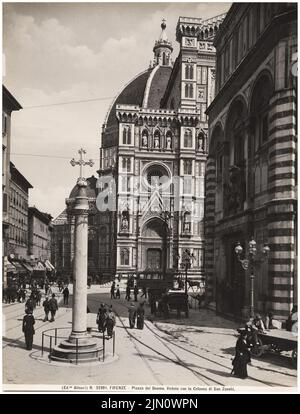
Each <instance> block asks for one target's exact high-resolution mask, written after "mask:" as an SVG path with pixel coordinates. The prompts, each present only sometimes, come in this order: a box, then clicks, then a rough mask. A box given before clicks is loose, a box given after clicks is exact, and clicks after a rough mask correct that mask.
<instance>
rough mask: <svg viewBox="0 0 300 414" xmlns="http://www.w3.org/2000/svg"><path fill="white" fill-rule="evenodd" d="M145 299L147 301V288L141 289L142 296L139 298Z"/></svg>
mask: <svg viewBox="0 0 300 414" xmlns="http://www.w3.org/2000/svg"><path fill="white" fill-rule="evenodd" d="M143 297H144V298H145V299H147V288H146V286H143V287H142V294H141V298H143Z"/></svg>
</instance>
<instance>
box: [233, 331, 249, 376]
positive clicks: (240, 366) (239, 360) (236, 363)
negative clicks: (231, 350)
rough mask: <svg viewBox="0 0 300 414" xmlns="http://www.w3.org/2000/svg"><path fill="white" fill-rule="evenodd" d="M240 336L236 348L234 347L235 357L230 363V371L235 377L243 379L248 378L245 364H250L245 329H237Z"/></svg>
mask: <svg viewBox="0 0 300 414" xmlns="http://www.w3.org/2000/svg"><path fill="white" fill-rule="evenodd" d="M238 332H239V334H240V336H239V338H238V340H237V342H236V346H235V357H234V359H233V361H232V365H233V368H232V371H231V374H233V375H234V376H235V377H238V378H242V379H245V378H247V377H248V372H247V364H249V363H250V362H251V358H250V348H249V345H248V343H247V334H248V330H247V329H245V328H241V329H238Z"/></svg>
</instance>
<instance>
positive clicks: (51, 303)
mask: <svg viewBox="0 0 300 414" xmlns="http://www.w3.org/2000/svg"><path fill="white" fill-rule="evenodd" d="M49 309H50V312H51V319H50V322H54V317H55V314H56V311H57V310H58V304H57V300H56V299H55V293H53V294H52V298H51V299H50V300H49Z"/></svg>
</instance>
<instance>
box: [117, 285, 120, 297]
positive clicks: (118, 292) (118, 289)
mask: <svg viewBox="0 0 300 414" xmlns="http://www.w3.org/2000/svg"><path fill="white" fill-rule="evenodd" d="M120 298H121V292H120V288H119V285H117V290H116V299H120Z"/></svg>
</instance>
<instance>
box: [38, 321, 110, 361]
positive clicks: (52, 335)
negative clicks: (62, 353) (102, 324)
mask: <svg viewBox="0 0 300 414" xmlns="http://www.w3.org/2000/svg"><path fill="white" fill-rule="evenodd" d="M58 330H68V335H58ZM69 336H70V328H69V327H68V328H51V329H47V330H45V331H43V332H42V356H44V350H45V348H46V346H45V338H48V339H49V347H48V348H49V361H50V362H51V355H52V351H53V346H56V345H57V341H58V339H61V340H67V339H69ZM98 338H99V337H98ZM111 338H112V348H113V356H114V355H115V349H116V334H115V331H113V335H112V337H109V336H106V335H105V332H103V333H102V344H103V345H102V351H103V352H102V360H103V362H104V361H105V356H106V341H107V340H109V339H111ZM53 342H54V345H53ZM75 343H76V346H75V364H76V365H77V364H78V353H79V352H78V349H79V346H78V338H75ZM99 360H100V358H99ZM70 362H72V360H70Z"/></svg>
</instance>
